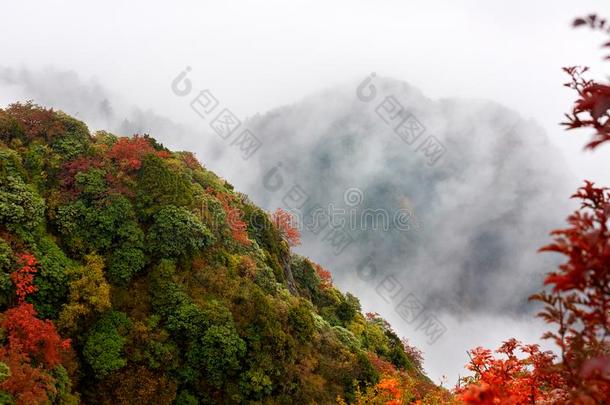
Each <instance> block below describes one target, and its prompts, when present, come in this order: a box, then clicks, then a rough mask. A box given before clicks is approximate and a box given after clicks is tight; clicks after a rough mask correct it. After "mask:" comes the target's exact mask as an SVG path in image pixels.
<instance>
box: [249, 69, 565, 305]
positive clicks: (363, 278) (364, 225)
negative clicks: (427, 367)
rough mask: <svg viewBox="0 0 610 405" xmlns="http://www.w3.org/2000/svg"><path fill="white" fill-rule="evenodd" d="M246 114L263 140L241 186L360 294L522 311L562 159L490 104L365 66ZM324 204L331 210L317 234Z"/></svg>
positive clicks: (544, 267)
mask: <svg viewBox="0 0 610 405" xmlns="http://www.w3.org/2000/svg"><path fill="white" fill-rule="evenodd" d="M245 124H246V126H247V128H248V129H250V131H251V132H252V133H253V134H254V135H255V136H256V137H258V139H260V141H261V144H262V145H261V146H260V148H259V149H257V150H256V152H255V153H254V154H253V155H252V158H250V159H249V160H248V165H249V166H248V169H249V170H248V171H249V172H250V173H249V174H250V178H251V180H250V184H249V185H248V186H247V187H246V190H245V192H246V194H248V195H249V196H251V197H252V198H253V200H254V201H256V202H257V203H258V204H260V205H262V206H263V207H265V208H267V209H269V210H272V209H275V207H283V208H285V209H292V211H293V213H295V215H296V216H297V218H299V219H300V224H301V227H302V229H303V241H304V243H303V245H302V247H301V252H302V253H304V254H306V255H310V256H312V257H316V258H318V259H319V260H321V262H322V263H324V264H325V265H326V266H327V267H328V268H331V269H333V275H334V277H335V280H336V282H337V283H338V284H339V285H341V286H343V287H346V288H349V289H351V290H353V291H355V292H356V293H357V294H359V295H361V296H363V295H364V296H366V295H369V296H371V295H374V294H377V295H379V296H380V297H381V298H383V299H384V300H385V301H387V302H389V303H393V304H396V302H397V301H396V300H399V299H400V297H402V296H404V295H405V294H407V293H408V292H412V293H414V294H415V296H416V297H418V298H419V300H420V301H421V303H423V304H424V305H426V306H427V307H428V308H434V309H435V310H437V311H449V312H453V313H455V312H463V311H469V312H472V311H491V312H496V311H505V310H507V309H509V310H511V311H521V310H522V309H523V305H524V304H525V302H526V298H527V296H528V295H529V294H530V293H531V292H533V291H534V290H536V289H538V288H539V287H540V285H541V281H542V276H541V274H543V273H544V272H545V271H548V270H549V268H550V266H552V265H553V258H552V257H550V256H549V255H548V254H547V255H546V256H545V255H542V254H538V253H536V249H537V248H538V247H540V246H542V245H543V244H544V243H546V241H548V232H549V231H550V230H551V229H553V228H555V227H557V226H560V225H561V223H562V219H563V218H564V217H565V215H566V213H567V212H569V211H568V205H567V199H566V196H568V195H569V192H568V190H566V188H565V187H564V186H563V184H564V183H565V181H564V180H563V179H564V178H565V176H566V169H565V165H564V162H563V159H562V157H561V155H560V154H559V153H558V151H557V150H556V149H554V148H553V147H552V146H551V145H550V143H549V142H548V139H547V135H546V134H545V133H544V131H543V130H542V129H541V127H540V126H538V125H537V124H536V123H535V122H533V121H530V120H527V119H524V118H523V117H521V116H519V115H518V114H517V113H515V112H514V111H511V110H509V109H507V108H505V107H503V106H501V105H498V104H497V103H494V102H491V101H485V100H465V99H441V100H432V99H430V98H427V97H426V96H425V95H424V94H423V93H422V92H420V91H419V90H417V89H416V88H414V87H412V86H410V85H408V84H406V83H404V82H401V81H398V80H394V79H389V78H380V77H374V76H369V77H367V78H366V79H365V81H363V82H362V83H354V84H351V85H343V86H339V87H336V88H334V89H330V90H327V91H324V92H321V93H318V94H315V95H312V96H309V97H307V98H305V99H303V100H302V101H300V102H298V103H295V104H293V105H290V106H284V107H280V108H277V109H275V110H272V111H270V112H268V113H265V114H263V115H258V116H255V117H253V118H251V119H249V120H248V121H247V122H246V123H245ZM280 183H281V187H280V185H279V184H280ZM240 186H242V188H243V185H240ZM297 195H298V196H299V198H296V196H297ZM320 207H324V209H325V210H326V212H327V213H328V214H329V216H330V214H331V213H332V212H334V213H335V215H334V217H333V218H334V219H335V221H334V223H331V224H329V225H328V226H326V227H325V228H324V229H323V230H320V229H318V228H321V227H322V222H324V221H323V220H322V219H321V218H322V217H324V215H322V214H320V213H321V210H320ZM341 218H343V219H341ZM318 225H319V226H318ZM331 229H333V230H331ZM337 233H340V234H341V236H337ZM340 239H343V242H341V243H340V241H339V240H340ZM332 242H336V243H335V244H333V243H332ZM509 285H510V287H508V286H509ZM375 291H377V292H375ZM377 301H379V300H377Z"/></svg>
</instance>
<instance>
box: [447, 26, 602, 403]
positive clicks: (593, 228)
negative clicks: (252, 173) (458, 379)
mask: <svg viewBox="0 0 610 405" xmlns="http://www.w3.org/2000/svg"><path fill="white" fill-rule="evenodd" d="M574 25H575V26H582V25H588V26H590V27H591V28H594V29H600V30H603V31H605V32H606V33H610V30H609V28H610V27H608V24H607V23H606V20H604V19H600V18H598V17H597V16H595V15H591V16H588V17H586V18H579V19H576V20H575V22H574ZM604 46H606V47H608V46H610V43H606V44H604ZM564 71H565V72H566V73H568V74H569V75H570V77H571V81H570V82H569V83H566V84H565V86H567V87H569V88H571V89H573V90H575V91H576V92H577V94H578V97H579V98H578V99H577V100H576V102H575V103H574V107H573V109H572V111H571V112H570V113H569V114H566V117H567V122H566V123H564V125H566V126H567V128H568V129H576V128H592V129H594V130H595V131H596V132H595V134H594V137H593V139H592V140H591V141H590V142H589V143H588V144H587V145H586V148H587V149H591V150H593V149H596V148H598V147H599V146H600V145H601V144H603V143H605V142H607V141H610V114H609V112H608V110H609V109H610V87H609V86H607V85H604V84H600V83H597V82H595V81H593V80H589V79H585V78H584V77H583V74H584V73H586V72H587V71H588V68H586V67H569V68H564ZM572 198H575V199H578V200H580V202H581V206H580V209H579V210H577V211H575V212H574V213H573V214H572V215H570V216H569V217H568V223H569V227H568V228H565V229H559V230H555V231H553V232H552V233H551V234H552V235H553V236H554V241H553V243H551V244H549V245H547V246H544V247H543V248H541V249H540V251H542V252H555V253H559V254H561V255H563V256H565V257H566V262H564V263H563V264H561V265H560V266H559V268H558V269H557V270H556V271H554V272H551V273H549V274H548V275H547V277H546V279H545V281H544V284H545V285H546V286H548V287H549V288H550V291H543V292H541V293H539V294H536V295H534V296H532V297H531V299H532V300H535V301H539V302H542V303H543V304H544V309H543V310H542V312H541V313H540V314H539V315H540V316H541V317H542V318H543V319H544V320H545V321H546V322H547V323H549V324H551V325H555V327H556V330H555V331H549V332H547V333H545V334H544V335H543V338H545V339H551V340H552V341H553V342H554V343H555V344H556V345H557V346H558V347H559V351H560V358H559V359H558V360H557V359H556V358H555V356H554V355H553V354H552V353H548V352H540V350H539V348H538V346H537V345H523V344H521V343H519V342H517V341H516V340H515V339H510V340H508V341H506V342H505V343H504V344H503V345H502V346H501V347H500V349H499V350H498V353H499V354H500V355H503V356H504V357H505V358H495V357H494V356H492V353H491V351H490V350H487V349H483V348H477V349H474V350H473V351H471V356H472V357H471V361H470V364H469V366H468V367H469V369H470V370H472V371H473V372H474V373H475V375H474V376H473V377H469V378H467V379H466V380H465V382H466V385H465V386H464V387H461V388H459V390H458V393H459V396H460V398H461V399H462V400H463V401H464V402H466V403H469V404H496V403H507V404H521V403H578V404H597V403H600V404H601V403H606V402H607V400H608V398H610V341H609V340H610V231H609V229H608V226H609V219H610V191H608V189H607V188H601V187H596V186H595V185H594V184H593V183H592V182H589V181H586V182H585V185H584V186H583V187H581V188H580V189H578V191H577V192H576V194H574V195H573V196H572ZM517 350H519V351H521V352H522V353H521V355H522V356H521V357H518V356H517V354H516V352H517Z"/></svg>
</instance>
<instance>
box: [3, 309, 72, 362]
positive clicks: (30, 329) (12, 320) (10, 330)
mask: <svg viewBox="0 0 610 405" xmlns="http://www.w3.org/2000/svg"><path fill="white" fill-rule="evenodd" d="M0 327H1V328H2V329H4V330H5V333H6V334H7V335H8V343H7V345H6V346H4V347H3V350H6V351H7V352H9V353H10V352H24V353H26V354H27V358H28V359H31V360H33V361H34V362H35V363H36V364H42V365H44V366H45V367H46V368H48V369H52V368H53V367H55V366H57V365H58V364H59V362H60V354H61V352H63V351H66V350H68V349H69V348H70V340H69V339H65V340H64V339H61V337H60V336H59V334H58V333H57V330H56V329H55V325H53V323H52V322H51V321H49V320H48V319H46V320H41V319H38V318H37V317H36V310H35V309H34V306H33V305H32V304H30V303H29V302H22V303H20V304H19V305H17V306H16V307H14V308H10V309H8V310H7V311H6V312H5V313H4V314H3V316H2V320H0Z"/></svg>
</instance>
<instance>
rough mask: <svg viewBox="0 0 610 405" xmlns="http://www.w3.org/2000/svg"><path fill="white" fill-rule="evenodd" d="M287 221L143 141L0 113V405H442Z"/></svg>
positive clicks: (56, 118) (415, 358)
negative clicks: (397, 391) (304, 251)
mask: <svg viewBox="0 0 610 405" xmlns="http://www.w3.org/2000/svg"><path fill="white" fill-rule="evenodd" d="M282 219H283V217H282V215H281V213H280V214H276V215H270V214H268V213H267V212H265V211H263V210H261V209H260V208H258V207H256V206H254V205H253V204H252V203H251V202H250V201H249V200H248V198H247V196H246V195H244V194H241V193H239V192H237V191H235V190H233V187H232V186H231V185H230V184H229V183H227V182H226V181H225V180H223V179H221V178H219V177H218V176H216V175H215V174H214V173H212V172H210V171H208V170H206V169H205V168H204V167H203V166H202V165H200V163H198V161H197V160H196V159H195V158H194V156H193V155H192V154H191V153H189V152H172V151H169V150H167V149H166V148H164V147H163V146H162V145H161V144H159V143H158V142H156V141H155V140H154V139H153V138H151V137H149V136H133V137H130V138H126V137H117V136H115V135H113V134H110V133H107V132H98V133H96V134H94V135H92V134H90V133H89V131H88V129H87V127H86V126H85V124H83V123H82V122H80V121H77V120H76V119H74V118H72V117H70V116H68V115H66V114H64V113H62V112H58V111H53V110H51V109H45V108H42V107H39V106H37V105H35V104H31V103H25V104H13V105H11V106H9V107H8V108H6V109H4V110H0V304H1V308H0V309H1V311H2V315H1V320H0V328H1V329H2V341H1V343H2V346H1V349H0V381H1V382H0V403H7V404H12V403H15V404H37V403H53V404H75V403H88V404H97V403H99V404H181V405H186V404H189V405H190V404H212V403H252V404H257V403H258V404H275V403H277V404H283V403H295V404H310V403H318V404H327V403H334V402H335V401H336V400H337V398H338V397H339V398H343V399H346V400H347V401H350V400H353V398H354V396H355V395H356V394H355V392H356V391H359V390H362V391H365V390H366V387H369V389H371V388H372V389H374V390H375V392H377V393H378V394H379V396H380V398H381V397H383V396H384V395H386V396H388V398H390V397H391V395H392V390H391V388H392V383H393V380H395V379H399V380H401V383H404V381H409V382H410V383H411V384H412V386H413V390H412V392H413V399H415V398H423V397H426V396H428V397H429V398H430V397H432V396H439V395H444V391H443V390H442V389H439V388H437V387H435V386H434V385H433V384H432V383H431V382H430V381H429V380H428V379H427V378H426V377H425V375H424V373H423V371H422V370H421V358H420V357H419V354H418V351H417V350H416V349H414V348H412V347H410V346H409V345H408V344H407V345H405V344H404V343H403V342H402V341H401V339H400V338H399V337H398V336H397V335H396V334H395V333H394V332H393V331H392V329H391V327H390V326H389V325H388V324H387V323H386V322H385V321H383V320H382V319H381V318H379V317H378V316H377V315H375V314H368V315H366V316H365V315H363V314H362V313H361V308H360V304H359V302H358V299H357V298H356V297H354V296H353V295H351V294H343V293H341V292H340V291H338V290H337V289H336V288H334V287H333V285H332V281H331V278H330V274H329V273H328V272H327V271H326V270H324V269H322V268H321V267H320V266H318V265H317V264H315V263H314V262H312V261H311V260H310V259H308V258H305V257H300V256H298V255H295V254H292V253H291V251H290V246H289V244H294V243H296V242H297V239H298V235H296V234H295V232H294V229H291V227H290V224H287V223H286V221H283V220H282ZM403 400H407V401H408V400H410V399H409V398H403Z"/></svg>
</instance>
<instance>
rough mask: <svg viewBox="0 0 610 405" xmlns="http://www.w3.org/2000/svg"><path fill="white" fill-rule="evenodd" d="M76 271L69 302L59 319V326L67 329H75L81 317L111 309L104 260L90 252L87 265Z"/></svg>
mask: <svg viewBox="0 0 610 405" xmlns="http://www.w3.org/2000/svg"><path fill="white" fill-rule="evenodd" d="M75 273H76V274H75V276H76V278H75V279H74V281H72V282H71V283H70V293H69V296H68V303H67V304H66V305H64V307H63V309H62V311H61V313H60V314H59V321H58V324H59V326H60V327H61V328H63V329H67V330H73V329H75V328H76V326H77V323H78V319H79V318H86V317H87V316H89V315H90V314H91V313H92V312H98V313H101V312H104V311H107V310H109V309H110V286H109V284H108V282H107V281H106V279H105V278H104V260H103V259H102V258H101V257H100V256H98V255H95V254H90V255H88V256H86V257H85V265H84V266H81V267H79V268H78V269H77V270H76V271H75Z"/></svg>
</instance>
